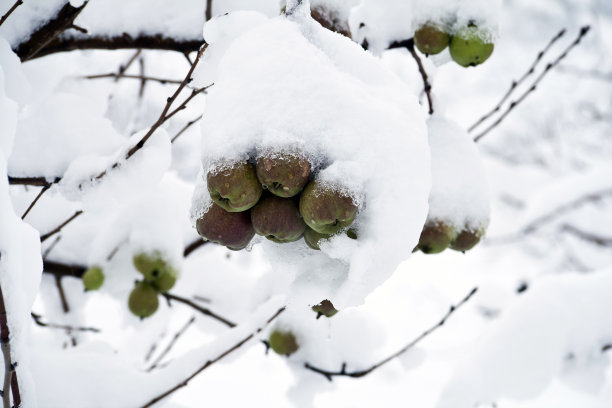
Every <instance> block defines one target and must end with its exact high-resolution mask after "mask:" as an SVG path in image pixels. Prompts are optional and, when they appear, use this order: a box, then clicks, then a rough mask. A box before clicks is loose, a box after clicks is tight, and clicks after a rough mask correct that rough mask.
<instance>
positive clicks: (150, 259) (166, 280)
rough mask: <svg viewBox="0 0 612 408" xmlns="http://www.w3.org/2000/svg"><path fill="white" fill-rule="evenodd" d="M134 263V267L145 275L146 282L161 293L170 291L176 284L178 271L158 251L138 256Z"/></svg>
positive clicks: (142, 253) (134, 258)
mask: <svg viewBox="0 0 612 408" xmlns="http://www.w3.org/2000/svg"><path fill="white" fill-rule="evenodd" d="M132 262H133V263H134V267H135V268H136V269H137V270H138V271H139V272H140V273H142V274H143V276H144V277H145V280H146V281H147V282H148V283H150V284H151V285H153V287H154V288H155V289H157V290H159V291H160V292H167V291H169V290H170V289H172V287H173V286H174V284H175V283H176V277H177V272H176V270H175V269H174V268H173V267H171V266H170V265H169V264H168V263H167V262H166V261H165V260H164V259H163V257H162V256H161V254H160V253H159V252H157V251H154V252H153V253H146V252H141V253H139V254H136V255H134V257H133V258H132Z"/></svg>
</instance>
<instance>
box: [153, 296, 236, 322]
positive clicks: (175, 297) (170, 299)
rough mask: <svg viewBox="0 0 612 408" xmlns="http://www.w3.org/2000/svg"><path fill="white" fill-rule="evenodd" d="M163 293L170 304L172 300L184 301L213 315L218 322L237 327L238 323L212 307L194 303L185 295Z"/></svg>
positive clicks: (208, 314)
mask: <svg viewBox="0 0 612 408" xmlns="http://www.w3.org/2000/svg"><path fill="white" fill-rule="evenodd" d="M161 295H162V296H163V297H165V298H166V301H167V302H168V305H171V303H170V302H171V301H173V300H174V301H177V302H179V303H182V304H184V305H187V306H189V307H191V308H192V309H194V310H197V311H198V312H200V313H202V314H203V315H205V316H209V317H212V318H213V319H215V320H217V321H218V322H221V323H223V324H224V325H226V326H227V327H230V328H232V327H236V323H233V322H231V321H229V320H227V319H226V318H224V317H222V316H219V315H218V314H216V313H214V312H213V311H211V310H210V309H208V308H206V307H202V306H200V305H198V304H197V303H194V302H193V301H191V300H189V299H186V298H184V297H181V296H178V295H173V294H172V293H161Z"/></svg>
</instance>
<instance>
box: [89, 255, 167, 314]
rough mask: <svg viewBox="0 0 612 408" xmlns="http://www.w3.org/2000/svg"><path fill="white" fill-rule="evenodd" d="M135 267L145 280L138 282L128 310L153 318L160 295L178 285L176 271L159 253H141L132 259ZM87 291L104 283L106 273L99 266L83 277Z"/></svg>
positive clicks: (90, 269) (91, 268)
mask: <svg viewBox="0 0 612 408" xmlns="http://www.w3.org/2000/svg"><path fill="white" fill-rule="evenodd" d="M132 262H133V263H134V267H135V268H136V270H138V272H140V273H141V274H142V275H143V277H144V279H143V280H140V281H137V282H136V285H135V287H134V289H132V291H131V292H130V296H129V298H128V308H129V309H130V311H131V312H132V313H133V314H134V315H136V316H138V317H140V318H145V317H149V316H151V315H152V314H153V313H155V312H156V311H157V308H158V307H159V299H158V296H159V293H165V292H167V291H169V290H170V289H172V287H173V286H174V284H175V283H176V278H177V273H176V270H175V269H174V268H173V267H172V266H170V265H169V264H168V262H166V260H165V259H164V258H163V257H162V255H161V254H160V253H159V252H156V251H154V252H152V253H146V252H141V253H138V254H136V255H134V257H133V258H132ZM82 280H83V286H84V287H85V290H86V291H88V290H98V289H100V287H102V284H103V283H104V273H103V272H102V268H100V267H99V266H92V267H90V268H88V269H87V270H86V271H85V273H84V274H83V277H82Z"/></svg>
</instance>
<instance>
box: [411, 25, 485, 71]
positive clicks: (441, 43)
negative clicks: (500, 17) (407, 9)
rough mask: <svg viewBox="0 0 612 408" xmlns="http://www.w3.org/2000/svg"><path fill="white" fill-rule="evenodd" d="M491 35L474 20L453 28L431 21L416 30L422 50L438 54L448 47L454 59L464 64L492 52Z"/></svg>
mask: <svg viewBox="0 0 612 408" xmlns="http://www.w3.org/2000/svg"><path fill="white" fill-rule="evenodd" d="M492 38H493V37H492V35H491V33H489V32H488V31H487V30H485V29H482V28H479V27H478V26H477V25H476V24H475V23H474V22H470V23H468V24H467V26H465V27H461V28H460V29H458V30H454V31H453V30H452V29H451V27H450V26H448V25H445V24H443V23H435V22H432V21H428V22H427V23H425V24H423V25H421V26H420V27H419V28H418V29H417V30H416V31H415V32H414V44H415V45H416V47H417V49H418V50H419V51H421V52H422V53H423V54H426V55H435V54H439V53H441V52H442V51H444V49H446V47H448V49H449V52H450V55H451V57H452V58H453V61H455V62H456V63H457V64H459V65H461V66H462V67H473V66H476V65H479V64H482V63H483V62H485V61H486V60H487V59H488V58H489V57H490V56H491V54H492V53H493V47H494V44H493V40H492Z"/></svg>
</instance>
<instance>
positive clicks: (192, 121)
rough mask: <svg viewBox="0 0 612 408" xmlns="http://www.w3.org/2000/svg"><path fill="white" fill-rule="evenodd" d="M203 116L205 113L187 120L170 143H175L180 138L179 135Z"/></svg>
mask: <svg viewBox="0 0 612 408" xmlns="http://www.w3.org/2000/svg"><path fill="white" fill-rule="evenodd" d="M202 116H203V115H200V116H198V117H197V118H195V119H193V120H190V121H189V122H187V124H186V125H185V126H183V128H182V129H181V130H179V132H178V133H177V134H176V135H174V137H173V138H172V139H171V140H170V143H174V142H175V141H176V139H178V137H179V136H180V135H182V134H183V133H184V132H185V131H186V130H187V129H189V128H190V127H191V126H192V125H193V124H194V123H196V122H197V121H199V120H201V119H202Z"/></svg>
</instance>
